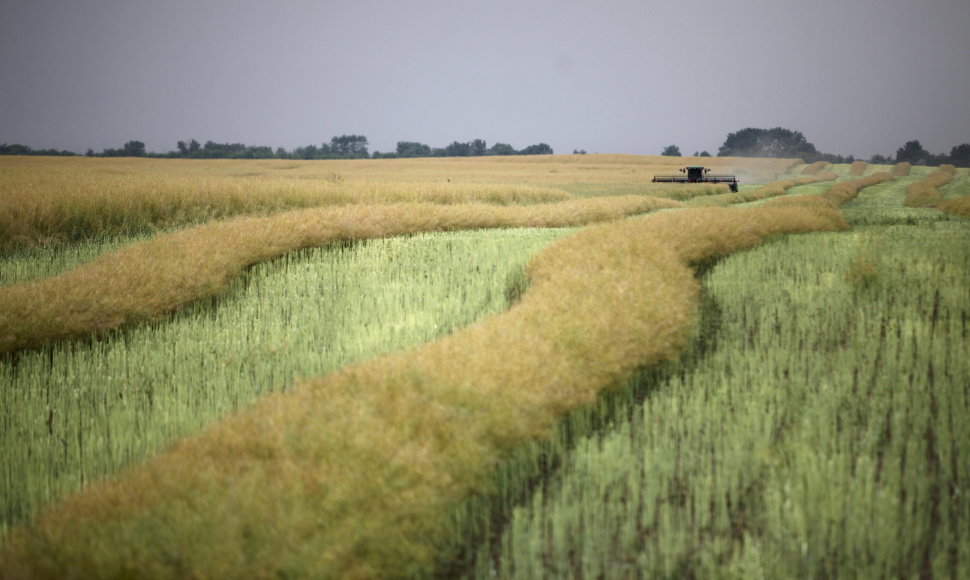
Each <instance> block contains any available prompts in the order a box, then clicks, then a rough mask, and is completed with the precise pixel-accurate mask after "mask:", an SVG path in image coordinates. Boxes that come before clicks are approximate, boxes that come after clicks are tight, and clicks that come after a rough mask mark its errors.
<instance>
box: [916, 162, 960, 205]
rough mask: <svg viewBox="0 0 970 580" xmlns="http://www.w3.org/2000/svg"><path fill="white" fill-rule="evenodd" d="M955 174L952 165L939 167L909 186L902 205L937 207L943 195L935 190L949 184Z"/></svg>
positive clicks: (954, 168)
mask: <svg viewBox="0 0 970 580" xmlns="http://www.w3.org/2000/svg"><path fill="white" fill-rule="evenodd" d="M955 173H956V167H954V166H953V165H940V167H939V169H937V170H936V171H934V172H933V173H931V174H929V175H927V176H926V177H925V178H923V179H921V180H920V181H917V182H916V183H913V184H911V185H910V186H909V189H908V191H907V192H906V199H905V200H904V201H903V205H905V206H906V207H937V206H939V205H940V203H941V202H942V201H943V194H941V193H940V191H939V190H938V189H937V188H938V187H940V186H942V185H946V184H947V183H950V180H951V179H953V175H954V174H955Z"/></svg>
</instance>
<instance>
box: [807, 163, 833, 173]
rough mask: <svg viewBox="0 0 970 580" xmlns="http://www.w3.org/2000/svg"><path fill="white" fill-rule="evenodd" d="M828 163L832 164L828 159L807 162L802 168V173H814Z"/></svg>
mask: <svg viewBox="0 0 970 580" xmlns="http://www.w3.org/2000/svg"><path fill="white" fill-rule="evenodd" d="M829 165H832V164H831V163H829V162H828V161H816V162H815V163H809V164H808V165H806V166H805V167H804V168H803V169H802V175H816V174H818V172H819V171H822V170H823V169H825V168H826V167H828V166H829Z"/></svg>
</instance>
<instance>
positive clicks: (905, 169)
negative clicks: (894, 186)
mask: <svg viewBox="0 0 970 580" xmlns="http://www.w3.org/2000/svg"><path fill="white" fill-rule="evenodd" d="M912 170H913V164H912V163H910V162H909V161H900V162H899V163H897V164H896V165H893V170H892V174H893V177H907V176H908V175H909V173H910V172H911V171H912Z"/></svg>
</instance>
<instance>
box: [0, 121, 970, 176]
mask: <svg viewBox="0 0 970 580" xmlns="http://www.w3.org/2000/svg"><path fill="white" fill-rule="evenodd" d="M552 153H553V150H552V147H550V146H549V145H547V144H546V143H538V144H535V145H529V146H528V147H525V148H523V149H518V150H517V149H515V148H514V147H512V146H511V145H509V144H508V143H494V144H493V145H492V146H491V147H488V146H487V144H486V143H485V141H484V140H483V139H474V140H472V141H466V142H461V141H453V142H452V143H451V144H450V145H448V146H446V147H440V148H438V147H431V146H430V145H427V144H425V143H420V142H417V141H398V142H397V148H396V149H395V150H394V151H391V152H386V153H381V152H379V151H374V152H373V153H371V152H370V151H369V150H368V143H367V137H365V136H364V135H340V136H336V137H333V138H331V139H330V142H329V143H322V144H320V145H307V146H305V147H297V148H295V149H293V150H292V151H287V150H286V149H284V148H282V147H277V148H276V149H273V148H272V147H266V146H250V145H245V144H243V143H216V142H214V141H206V142H205V144H200V143H199V142H198V141H196V140H195V139H192V140H190V141H179V142H178V143H177V144H176V149H175V150H174V151H169V152H167V153H150V152H148V151H147V150H146V149H145V143H144V142H142V141H136V140H132V141H128V142H127V143H125V144H124V145H123V146H122V147H121V148H119V149H105V150H103V151H101V152H100V153H95V152H94V150H92V149H88V151H87V153H86V155H88V156H89V157H169V158H188V159H403V158H413V157H481V156H486V155H551V154H552ZM573 153H585V151H573ZM0 155H67V156H70V155H76V154H75V153H73V152H71V151H57V150H55V149H31V148H30V147H28V146H26V145H19V144H11V145H8V144H6V143H4V144H2V145H0ZM661 155H667V156H674V157H680V156H681V153H680V148H679V147H678V146H677V145H668V146H667V147H665V148H664V149H663V151H661ZM694 156H695V157H710V156H711V154H710V153H708V152H707V151H701V152H695V153H694ZM717 156H718V157H728V156H730V157H784V158H793V159H796V158H797V159H802V160H803V161H805V162H806V163H813V162H815V161H828V162H830V163H852V162H853V161H855V160H856V158H855V157H854V156H852V155H847V156H843V155H836V154H831V153H822V152H820V151H818V149H817V148H816V147H815V145H813V144H812V143H810V142H809V141H808V139H806V138H805V135H804V134H802V132H801V131H792V130H791V129H785V128H782V127H775V128H773V129H756V128H752V127H749V128H746V129H741V130H740V131H736V132H734V133H729V134H728V136H727V138H726V139H725V140H724V144H723V145H722V146H721V147H720V149H718V152H717ZM904 161H907V162H909V163H912V164H913V165H929V166H937V165H942V164H944V163H951V164H953V165H955V166H957V167H970V143H963V144H961V145H957V146H955V147H953V148H952V149H950V153H949V154H948V155H947V154H944V153H939V154H933V153H930V152H929V151H927V150H926V149H924V148H923V146H922V145H921V144H920V142H919V141H918V140H916V139H913V140H910V141H907V142H906V143H905V144H904V145H903V146H902V147H900V148H899V149H897V150H896V154H895V156H893V155H891V154H890V155H878V154H877V155H873V156H872V157H871V158H870V159H869V162H870V163H876V164H890V163H901V162H904Z"/></svg>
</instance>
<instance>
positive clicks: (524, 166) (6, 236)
mask: <svg viewBox="0 0 970 580" xmlns="http://www.w3.org/2000/svg"><path fill="white" fill-rule="evenodd" d="M688 159H689V158H673V157H648V156H637V155H556V156H516V157H514V158H509V157H465V158H427V159H377V160H368V159H355V160H333V161H299V160H279V159H276V160H258V161H256V160H228V159H224V160H204V161H203V160H194V159H135V158H129V159H117V158H70V157H66V158H64V157H62V158H57V157H50V158H36V157H7V156H4V157H2V158H0V172H2V173H3V179H2V180H0V253H4V252H10V251H16V250H19V249H25V248H31V247H36V246H51V245H61V244H65V243H73V242H77V241H82V240H89V239H93V238H97V237H101V236H105V235H110V236H117V235H131V234H138V235H143V234H151V233H155V232H158V231H162V230H169V229H174V228H184V227H187V226H190V225H195V224H199V223H202V222H205V221H209V220H213V219H225V218H229V217H233V216H238V215H266V214H270V213H276V212H280V211H285V210H288V209H295V208H303V207H319V206H328V205H329V206H332V205H347V204H360V203H363V204H383V203H402V202H408V203H425V202H430V203H443V204H464V203H477V202H484V203H493V204H505V205H508V204H533V203H549V202H555V201H565V200H568V199H574V198H575V197H576V195H574V194H579V195H582V196H585V195H591V196H600V195H604V194H609V195H627V194H634V193H635V194H639V195H648V196H650V195H653V196H663V197H666V196H667V195H668V194H671V195H679V194H682V193H684V192H685V190H684V189H683V188H667V189H666V190H655V189H653V188H646V189H645V188H643V184H644V181H645V178H646V180H648V179H649V176H650V175H651V174H654V173H661V172H664V171H669V170H670V169H671V168H672V167H674V166H677V165H680V164H682V163H684V162H685V161H687V160H688ZM688 162H689V161H688ZM703 162H704V163H705V164H709V165H710V166H711V167H714V168H715V169H717V170H719V171H726V172H739V173H740V174H742V175H743V179H745V180H746V181H751V182H764V181H768V180H770V179H773V178H774V176H775V175H777V174H779V173H785V172H786V171H788V168H790V166H791V165H792V164H793V163H798V162H799V161H798V160H792V159H751V158H729V157H718V158H704V159H703ZM591 170H594V171H591Z"/></svg>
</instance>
